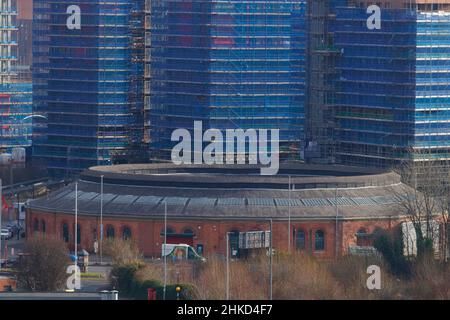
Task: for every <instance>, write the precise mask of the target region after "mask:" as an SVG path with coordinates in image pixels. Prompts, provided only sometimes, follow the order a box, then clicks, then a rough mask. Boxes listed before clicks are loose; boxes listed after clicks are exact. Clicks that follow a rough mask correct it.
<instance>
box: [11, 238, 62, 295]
mask: <svg viewBox="0 0 450 320" xmlns="http://www.w3.org/2000/svg"><path fill="white" fill-rule="evenodd" d="M69 263H70V259H69V255H68V250H67V247H66V244H65V243H64V242H63V241H61V240H57V239H49V238H47V239H44V238H34V239H31V240H28V241H27V242H26V243H25V247H24V255H23V256H22V257H21V259H20V261H19V265H18V282H19V286H20V287H22V288H23V289H27V290H32V291H58V290H60V289H62V288H63V287H64V285H65V280H66V279H67V274H66V268H67V265H68V264H69Z"/></svg>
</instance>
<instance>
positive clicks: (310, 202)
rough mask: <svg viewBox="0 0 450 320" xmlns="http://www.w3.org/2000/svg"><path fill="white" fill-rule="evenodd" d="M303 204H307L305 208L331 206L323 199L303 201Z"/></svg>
mask: <svg viewBox="0 0 450 320" xmlns="http://www.w3.org/2000/svg"><path fill="white" fill-rule="evenodd" d="M302 202H303V203H304V204H305V206H308V207H320V206H329V205H331V204H330V203H329V202H328V201H327V200H326V199H322V198H311V199H302Z"/></svg>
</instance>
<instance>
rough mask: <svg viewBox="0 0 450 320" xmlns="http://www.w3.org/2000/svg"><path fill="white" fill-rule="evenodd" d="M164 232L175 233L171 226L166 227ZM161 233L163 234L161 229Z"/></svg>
mask: <svg viewBox="0 0 450 320" xmlns="http://www.w3.org/2000/svg"><path fill="white" fill-rule="evenodd" d="M166 233H167V234H173V233H175V231H174V230H173V229H172V228H171V227H167V229H166ZM163 234H164V231H163Z"/></svg>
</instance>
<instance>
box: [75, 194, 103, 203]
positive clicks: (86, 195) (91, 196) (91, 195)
mask: <svg viewBox="0 0 450 320" xmlns="http://www.w3.org/2000/svg"><path fill="white" fill-rule="evenodd" d="M99 195H100V194H99V193H97V192H85V193H83V194H82V195H81V196H79V197H78V199H80V200H87V201H89V200H92V199H94V198H95V197H96V196H99Z"/></svg>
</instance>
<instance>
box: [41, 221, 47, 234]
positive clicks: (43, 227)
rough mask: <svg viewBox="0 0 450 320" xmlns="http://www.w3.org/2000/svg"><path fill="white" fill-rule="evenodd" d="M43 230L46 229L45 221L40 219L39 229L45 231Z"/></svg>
mask: <svg viewBox="0 0 450 320" xmlns="http://www.w3.org/2000/svg"><path fill="white" fill-rule="evenodd" d="M45 230H46V228H45V221H44V220H41V231H42V233H45Z"/></svg>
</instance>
